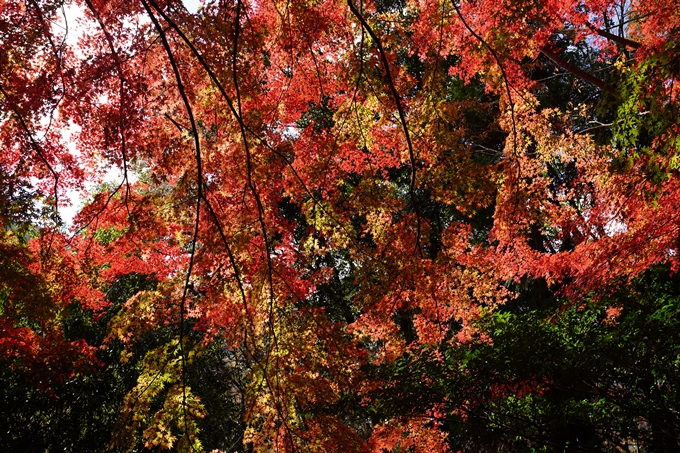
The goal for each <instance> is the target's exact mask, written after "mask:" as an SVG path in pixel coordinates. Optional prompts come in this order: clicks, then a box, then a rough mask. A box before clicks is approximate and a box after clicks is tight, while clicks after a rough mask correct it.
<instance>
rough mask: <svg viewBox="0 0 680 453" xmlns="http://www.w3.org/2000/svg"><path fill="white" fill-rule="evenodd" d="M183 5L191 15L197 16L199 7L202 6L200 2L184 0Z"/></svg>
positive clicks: (198, 0) (197, 0)
mask: <svg viewBox="0 0 680 453" xmlns="http://www.w3.org/2000/svg"><path fill="white" fill-rule="evenodd" d="M182 3H183V4H184V7H185V8H186V9H187V11H189V12H190V13H191V14H196V13H197V12H198V8H199V6H201V2H200V0H182Z"/></svg>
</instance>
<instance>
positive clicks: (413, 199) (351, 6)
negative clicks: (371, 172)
mask: <svg viewBox="0 0 680 453" xmlns="http://www.w3.org/2000/svg"><path fill="white" fill-rule="evenodd" d="M347 5H348V6H349V9H350V10H351V11H352V14H354V16H355V17H356V18H357V20H359V22H360V23H361V26H362V28H364V29H365V30H366V31H367V32H368V34H369V35H370V36H371V39H373V42H374V43H375V45H376V47H377V48H378V53H380V60H381V61H382V64H383V67H384V68H385V76H386V78H387V83H388V85H389V87H390V91H391V93H392V97H393V98H394V102H395V104H396V105H397V111H398V113H399V121H400V122H401V126H402V128H403V129H404V136H405V137H406V145H407V147H408V155H409V160H410V161H411V178H410V182H409V195H410V197H411V204H413V210H414V211H415V213H416V250H417V251H418V253H419V254H420V256H422V255H423V251H422V248H421V247H420V229H421V226H420V217H421V215H420V208H419V207H418V202H417V200H416V195H415V186H416V171H417V168H416V157H415V152H414V151H413V143H411V134H410V133H409V130H408V124H407V123H406V114H405V113H404V107H403V105H402V103H401V97H400V96H399V92H398V91H397V88H396V87H395V86H394V79H393V77H392V73H391V71H390V63H389V61H388V60H387V54H386V52H385V49H384V48H383V46H382V42H381V41H380V39H379V38H378V36H377V35H376V34H375V32H374V31H373V28H371V26H370V25H369V23H368V22H367V21H366V18H365V17H364V16H363V15H362V14H361V13H360V12H359V10H358V9H357V7H356V6H355V5H354V3H353V2H352V0H347Z"/></svg>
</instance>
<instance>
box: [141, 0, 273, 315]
mask: <svg viewBox="0 0 680 453" xmlns="http://www.w3.org/2000/svg"><path fill="white" fill-rule="evenodd" d="M148 1H149V4H150V5H151V6H152V7H153V8H154V9H155V10H156V11H157V12H158V14H160V15H161V17H163V20H165V21H166V22H167V23H168V25H169V26H170V28H172V29H173V30H174V31H175V32H176V33H177V34H178V35H179V37H180V38H181V39H182V41H184V43H185V44H186V45H187V46H188V47H189V49H190V50H191V53H193V54H194V56H195V57H196V59H197V60H198V62H199V63H200V64H201V66H203V68H204V69H205V71H206V72H207V73H208V76H209V77H210V79H211V80H212V81H213V83H214V84H215V85H216V87H217V89H218V90H219V92H220V94H221V95H222V98H223V99H224V100H225V101H226V103H227V105H228V106H229V110H230V111H231V113H232V115H234V118H235V119H236V121H237V122H238V124H239V128H240V132H241V138H242V140H243V143H244V148H245V153H246V164H247V170H248V178H249V181H250V183H252V178H251V176H252V174H251V171H252V164H251V158H250V146H249V142H248V137H247V135H246V131H247V130H248V128H247V126H246V125H245V123H244V122H243V118H242V116H241V113H240V100H239V101H238V103H239V106H238V110H237V107H236V106H235V103H234V101H233V100H232V99H231V97H230V96H229V95H228V94H227V91H226V89H225V88H224V85H223V84H222V83H221V82H220V80H219V79H218V78H217V75H216V74H215V72H214V71H213V70H212V68H211V67H210V65H208V63H207V62H206V60H205V58H203V55H201V53H200V52H199V51H198V49H196V46H194V44H193V42H192V41H191V40H190V39H189V38H188V37H187V35H186V34H185V33H184V32H183V31H182V29H181V28H179V26H178V25H177V23H175V22H174V21H173V20H172V19H171V18H170V17H169V16H168V15H167V14H165V12H164V11H163V10H162V9H161V8H160V7H159V6H158V5H157V4H156V2H155V1H154V0H148ZM238 3H239V5H240V2H238ZM234 58H235V57H234ZM236 88H237V93H238V87H236ZM249 188H250V189H251V192H252V193H253V197H254V198H255V201H256V203H257V205H258V221H259V223H260V227H261V229H262V231H263V239H264V242H265V247H266V250H265V253H266V255H267V261H268V264H269V265H270V274H271V264H272V263H271V256H270V254H269V240H268V235H267V229H266V226H265V223H264V209H263V206H262V201H261V200H260V196H259V194H258V192H257V190H256V188H255V186H254V185H249ZM202 196H203V197H204V201H205V202H206V203H208V204H209V201H208V199H207V197H205V194H204V193H202ZM209 210H210V211H211V212H212V213H213V214H214V213H215V211H214V210H212V208H210V209H209ZM214 221H215V222H216V223H218V219H217V216H215V217H214ZM220 228H221V227H220ZM225 239H226V238H225ZM224 244H225V247H227V249H228V250H229V245H228V244H227V242H226V240H225V242H224ZM229 254H230V256H232V254H231V251H229ZM232 266H233V267H234V269H235V268H236V262H235V261H232ZM236 274H237V275H238V272H237V273H236ZM269 280H270V299H271V300H273V297H274V291H273V283H272V277H271V275H270V277H269ZM240 285H241V283H240V282H239V286H240ZM241 292H242V294H243V297H244V299H243V302H244V304H247V301H246V299H245V292H244V291H243V289H242V288H241Z"/></svg>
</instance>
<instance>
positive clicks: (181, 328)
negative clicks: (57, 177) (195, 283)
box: [142, 0, 204, 450]
mask: <svg viewBox="0 0 680 453" xmlns="http://www.w3.org/2000/svg"><path fill="white" fill-rule="evenodd" d="M142 5H143V6H144V9H145V10H146V13H147V14H148V15H149V18H150V19H151V21H152V22H153V24H154V27H155V28H156V31H157V32H158V34H159V36H160V38H161V43H162V44H163V48H164V49H165V52H166V54H167V56H168V60H169V61H170V65H171V66H172V71H173V73H174V75H175V81H176V83H177V90H178V91H179V94H180V97H181V98H182V102H183V104H184V108H185V109H186V112H187V115H188V116H189V122H190V123H191V131H192V135H193V138H194V148H195V152H196V155H195V158H196V173H197V175H196V180H197V186H198V188H197V191H198V194H197V197H196V220H195V221H194V232H193V237H192V239H191V250H190V252H189V253H190V256H189V267H188V269H187V276H186V279H185V282H184V289H183V291H182V299H181V301H180V321H179V322H180V324H179V348H180V355H181V359H182V373H181V382H182V415H183V422H184V434H185V435H188V432H189V430H188V426H187V395H186V393H187V391H186V387H187V386H186V352H185V350H184V318H185V316H186V299H187V293H188V290H189V285H190V279H191V273H192V271H193V267H194V261H195V257H196V243H197V241H198V231H199V226H200V221H201V200H202V199H203V197H204V195H203V166H202V162H201V140H200V137H199V135H198V128H197V127H196V120H195V118H194V113H193V110H192V108H191V103H190V102H189V98H188V96H187V94H186V91H185V89H184V84H183V83H182V76H181V74H180V72H179V67H178V66H177V62H176V61H175V57H174V55H173V53H172V49H170V44H169V43H168V39H167V37H166V36H165V31H164V30H163V28H162V27H161V25H160V23H159V22H158V19H156V16H155V15H154V14H153V12H152V11H151V8H150V7H149V5H148V4H147V3H146V1H145V0H142ZM189 445H191V447H192V450H193V444H192V443H190V442H189Z"/></svg>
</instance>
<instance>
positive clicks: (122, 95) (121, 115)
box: [85, 0, 131, 217]
mask: <svg viewBox="0 0 680 453" xmlns="http://www.w3.org/2000/svg"><path fill="white" fill-rule="evenodd" d="M85 3H86V4H87V7H88V8H89V9H90V11H91V12H92V15H93V16H94V18H95V20H96V21H97V23H98V24H99V27H100V28H101V29H102V32H103V33H104V37H105V38H106V43H107V45H108V46H109V51H110V52H111V55H113V58H114V60H115V62H116V70H117V72H118V80H119V91H120V94H119V97H120V99H119V100H118V133H119V134H120V152H121V158H122V159H123V182H122V183H121V186H122V184H123V183H124V184H125V209H126V210H127V213H128V217H131V216H130V207H129V206H128V200H129V198H130V180H129V178H128V158H127V146H126V144H125V129H126V128H125V123H124V120H123V118H124V117H125V115H124V112H125V102H124V101H125V87H124V85H125V83H127V81H126V79H125V74H124V72H123V62H122V59H121V58H120V55H119V54H118V51H116V47H115V46H114V42H113V37H112V36H111V33H109V31H108V29H107V28H106V26H105V25H104V21H103V20H102V18H101V16H100V14H99V11H97V10H96V9H95V7H94V5H93V4H92V1H91V0H85ZM128 85H129V83H128ZM121 186H119V187H118V189H116V192H117V191H118V190H119V189H120V187H121Z"/></svg>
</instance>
